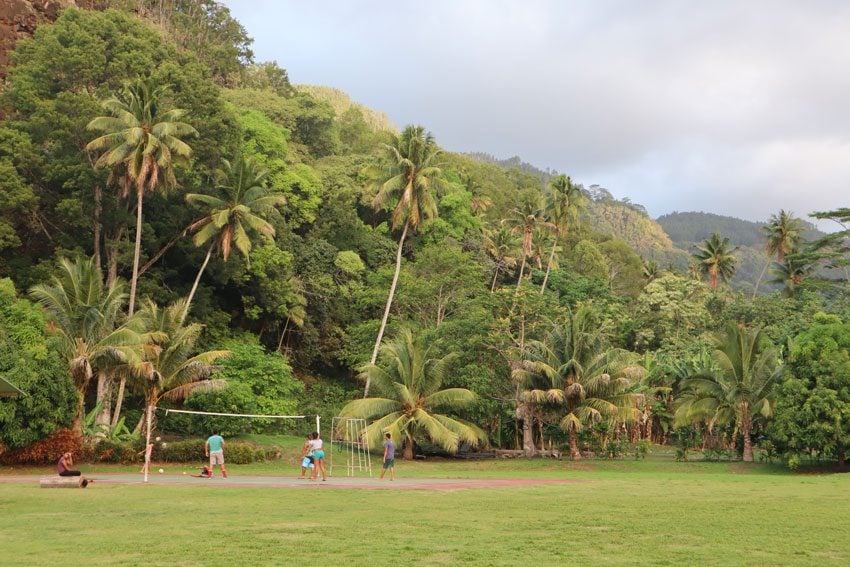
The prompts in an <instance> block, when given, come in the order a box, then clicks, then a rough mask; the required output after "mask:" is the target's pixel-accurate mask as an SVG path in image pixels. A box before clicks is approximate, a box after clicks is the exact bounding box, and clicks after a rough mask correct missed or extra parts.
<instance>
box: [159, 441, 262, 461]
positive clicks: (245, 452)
mask: <svg viewBox="0 0 850 567" xmlns="http://www.w3.org/2000/svg"><path fill="white" fill-rule="evenodd" d="M205 443H206V441H205V440H204V439H187V440H185V441H174V442H171V443H162V444H158V445H155V446H154V450H153V457H152V458H153V460H155V461H163V462H166V463H191V462H193V461H205V460H206V456H205V455H204V444H205ZM163 445H164V446H163ZM277 453H278V451H277V449H274V448H273V449H268V450H266V449H263V448H262V447H257V446H256V445H252V444H251V443H243V442H230V441H228V442H226V445H225V449H224V458H225V460H226V462H228V463H234V464H237V465H245V464H248V463H254V462H262V461H265V460H266V459H268V458H274V457H275V456H276V455H277Z"/></svg>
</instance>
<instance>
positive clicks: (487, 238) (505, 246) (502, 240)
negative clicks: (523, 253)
mask: <svg viewBox="0 0 850 567" xmlns="http://www.w3.org/2000/svg"><path fill="white" fill-rule="evenodd" d="M516 245H517V239H516V236H514V234H513V233H512V232H511V231H510V229H508V228H506V227H500V228H498V229H485V230H484V248H485V250H487V253H488V254H489V255H490V256H492V258H493V260H495V262H496V269H495V270H494V272H493V283H492V284H491V285H490V292H491V293H492V292H493V291H495V289H496V281H497V280H498V278H499V271H500V270H501V269H502V268H508V267H511V266H516V263H517V260H516V256H515V254H516Z"/></svg>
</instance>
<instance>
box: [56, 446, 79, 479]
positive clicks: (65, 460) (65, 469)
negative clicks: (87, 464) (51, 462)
mask: <svg viewBox="0 0 850 567" xmlns="http://www.w3.org/2000/svg"><path fill="white" fill-rule="evenodd" d="M73 466H74V459H73V458H72V456H71V451H68V452H66V453H64V454H63V455H62V456H61V457H60V458H59V463H57V465H56V468H57V470H58V471H59V476H80V475H82V473H81V472H80V471H75V470H71V469H70V468H69V467H73Z"/></svg>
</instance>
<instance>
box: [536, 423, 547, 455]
mask: <svg viewBox="0 0 850 567" xmlns="http://www.w3.org/2000/svg"><path fill="white" fill-rule="evenodd" d="M537 432H538V433H539V434H540V450H541V451H545V450H546V443H545V442H544V441H543V420H542V419H540V418H539V417H538V418H537Z"/></svg>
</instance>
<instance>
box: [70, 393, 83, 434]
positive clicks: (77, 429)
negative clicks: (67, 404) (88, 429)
mask: <svg viewBox="0 0 850 567" xmlns="http://www.w3.org/2000/svg"><path fill="white" fill-rule="evenodd" d="M85 392H86V388H83V389H82V391H81V392H77V394H79V398H78V399H77V409H76V411H75V412H74V421H73V422H72V423H71V429H72V430H73V431H74V433H76V434H77V437H79V438H80V439H82V437H83V409H84V404H85V403H86V399H85V398H86V396H85Z"/></svg>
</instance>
